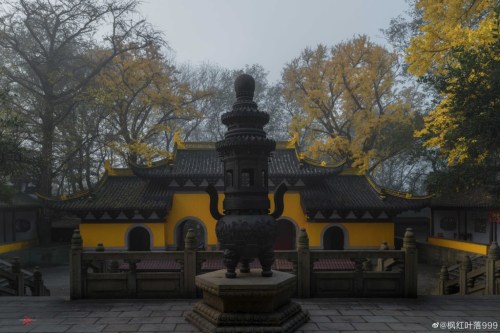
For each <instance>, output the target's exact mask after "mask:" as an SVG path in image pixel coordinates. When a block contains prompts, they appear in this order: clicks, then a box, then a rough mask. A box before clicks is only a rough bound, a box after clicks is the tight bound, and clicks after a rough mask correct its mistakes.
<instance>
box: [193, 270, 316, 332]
mask: <svg viewBox="0 0 500 333" xmlns="http://www.w3.org/2000/svg"><path fill="white" fill-rule="evenodd" d="M196 286H197V287H199V288H201V289H202V290H203V300H202V301H200V302H198V303H196V304H195V305H194V308H193V311H192V312H189V313H188V314H187V315H186V319H187V320H188V321H189V322H191V323H192V324H193V325H194V326H196V327H197V328H198V329H199V330H200V331H202V332H210V333H212V332H225V333H229V332H248V333H256V332H273V333H278V332H293V331H295V330H296V329H298V328H299V327H300V326H301V325H302V324H303V323H305V322H306V321H307V320H308V319H309V314H308V313H307V312H305V311H303V310H302V308H301V307H300V305H299V304H297V303H294V302H292V301H290V297H291V296H292V294H293V293H294V291H295V289H296V277H295V275H292V274H288V273H284V272H280V271H274V272H273V276H272V277H262V276H261V271H260V270H253V271H251V272H250V273H240V274H238V277H237V278H236V279H228V278H226V277H225V270H219V271H215V272H211V273H207V274H203V275H198V276H197V277H196Z"/></svg>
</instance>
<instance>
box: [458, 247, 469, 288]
mask: <svg viewBox="0 0 500 333" xmlns="http://www.w3.org/2000/svg"><path fill="white" fill-rule="evenodd" d="M470 271H472V261H471V260H470V257H469V256H467V255H466V256H464V259H463V260H462V263H461V264H460V277H459V284H458V286H459V288H460V291H459V293H460V295H467V286H468V283H467V282H468V281H467V280H468V279H467V273H468V272H470Z"/></svg>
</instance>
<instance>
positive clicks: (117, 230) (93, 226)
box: [80, 222, 165, 249]
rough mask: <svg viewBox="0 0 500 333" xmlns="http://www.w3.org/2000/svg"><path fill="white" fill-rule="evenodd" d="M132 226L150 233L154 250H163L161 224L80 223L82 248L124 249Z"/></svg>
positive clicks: (162, 225) (163, 241)
mask: <svg viewBox="0 0 500 333" xmlns="http://www.w3.org/2000/svg"><path fill="white" fill-rule="evenodd" d="M134 226H145V227H146V228H147V229H149V230H150V231H151V235H152V237H153V248H154V249H165V237H164V235H165V232H164V229H165V225H164V224H163V223H115V222H110V223H81V224H80V234H81V235H82V240H83V247H86V248H95V247H96V246H97V244H98V243H103V245H104V247H105V248H108V249H113V248H119V249H126V247H127V243H126V237H127V231H128V230H130V229H132V227H134Z"/></svg>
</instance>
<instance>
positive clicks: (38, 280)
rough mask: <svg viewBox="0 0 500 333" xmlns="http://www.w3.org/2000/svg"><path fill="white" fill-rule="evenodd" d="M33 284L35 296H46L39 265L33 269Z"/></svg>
mask: <svg viewBox="0 0 500 333" xmlns="http://www.w3.org/2000/svg"><path fill="white" fill-rule="evenodd" d="M33 285H34V288H33V296H45V295H44V288H43V280H42V272H40V269H39V268H38V266H36V267H35V270H34V271H33Z"/></svg>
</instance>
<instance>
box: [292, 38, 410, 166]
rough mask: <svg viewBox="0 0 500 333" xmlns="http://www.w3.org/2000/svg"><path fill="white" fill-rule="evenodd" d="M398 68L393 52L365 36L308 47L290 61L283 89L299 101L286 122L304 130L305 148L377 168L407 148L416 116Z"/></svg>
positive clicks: (331, 158)
mask: <svg viewBox="0 0 500 333" xmlns="http://www.w3.org/2000/svg"><path fill="white" fill-rule="evenodd" d="M398 71H399V65H398V61H397V56H396V54H394V53H392V52H390V51H388V50H387V49H386V48H384V47H383V46H380V45H377V44H375V43H373V42H371V41H370V40H369V39H368V37H366V36H358V37H355V38H353V39H351V40H348V41H345V42H342V43H339V44H337V45H334V46H333V47H330V48H329V47H326V46H324V45H318V46H317V47H316V48H315V49H310V48H307V49H305V50H304V51H303V52H302V53H301V55H300V56H299V57H297V58H295V59H293V60H292V61H291V62H290V63H288V64H287V65H286V67H285V69H284V71H283V94H284V96H285V99H287V100H288V101H291V102H293V103H295V104H296V105H297V106H298V107H299V108H298V109H299V110H300V112H297V113H296V114H295V115H294V116H293V119H292V122H291V125H290V127H291V129H292V130H293V131H297V132H299V133H301V134H302V136H305V138H306V140H305V142H307V143H309V145H308V148H307V153H308V154H310V155H312V156H313V157H315V158H322V159H330V160H333V161H340V160H347V161H348V162H349V163H350V164H351V165H352V166H354V167H356V168H359V169H360V170H361V171H365V172H375V171H376V169H377V168H378V167H379V166H380V165H381V163H383V162H384V161H386V160H388V159H390V158H392V157H394V156H397V155H398V154H400V153H401V152H403V151H405V150H406V149H410V148H411V147H412V146H413V145H414V142H415V140H414V139H413V138H412V133H413V131H414V130H415V128H416V126H417V123H418V119H419V116H418V113H417V112H416V106H417V105H416V103H415V100H414V94H413V91H412V89H411V87H405V86H404V85H398ZM303 141H304V140H303Z"/></svg>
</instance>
